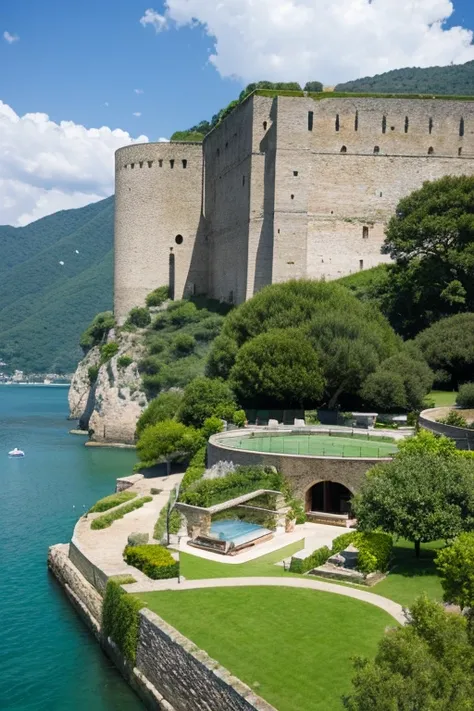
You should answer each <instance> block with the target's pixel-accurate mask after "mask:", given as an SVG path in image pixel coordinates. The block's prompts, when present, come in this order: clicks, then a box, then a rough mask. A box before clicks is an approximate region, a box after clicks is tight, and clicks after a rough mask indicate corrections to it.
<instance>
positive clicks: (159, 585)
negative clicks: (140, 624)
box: [124, 577, 407, 625]
mask: <svg viewBox="0 0 474 711" xmlns="http://www.w3.org/2000/svg"><path fill="white" fill-rule="evenodd" d="M262 585H263V586H268V587H274V586H279V587H287V588H303V589H306V590H319V591H321V592H329V593H334V594H335V595H344V596H345V597H351V598H353V599H354V600H360V601H361V602H368V603H369V604H370V605H375V607H379V608H380V609H381V610H384V611H385V612H388V614H389V615H391V616H392V617H393V618H394V619H395V620H396V621H397V622H399V623H400V624H401V625H405V624H406V622H407V619H406V616H405V613H404V612H403V607H402V606H401V605H399V604H398V603H397V602H393V600H389V599H388V598H386V597H382V596H381V595H376V594H375V593H371V592H368V591H365V590H359V589H357V588H349V587H345V586H343V585H336V584H335V583H326V582H323V581H321V580H311V579H309V578H290V577H288V578H263V577H262V578H259V577H255V578H211V579H205V580H184V581H182V582H178V581H177V580H176V579H174V580H169V581H167V580H161V581H151V580H150V581H148V582H146V583H141V582H137V583H133V584H132V585H125V586H124V588H125V589H126V590H127V591H128V592H133V593H143V592H154V591H156V592H161V591H163V590H174V591H180V590H202V589H207V588H234V587H253V586H262Z"/></svg>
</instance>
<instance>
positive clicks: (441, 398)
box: [426, 390, 457, 407]
mask: <svg viewBox="0 0 474 711" xmlns="http://www.w3.org/2000/svg"><path fill="white" fill-rule="evenodd" d="M456 395H457V393H456V392H446V391H445V390H432V391H431V392H430V393H428V395H427V396H426V399H427V400H428V401H433V402H434V404H435V407H450V406H451V405H454V404H455V402H456Z"/></svg>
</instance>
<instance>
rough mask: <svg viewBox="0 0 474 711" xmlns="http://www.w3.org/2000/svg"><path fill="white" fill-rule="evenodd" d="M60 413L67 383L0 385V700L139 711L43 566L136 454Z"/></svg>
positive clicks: (39, 707)
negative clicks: (89, 437) (97, 445)
mask: <svg viewBox="0 0 474 711" xmlns="http://www.w3.org/2000/svg"><path fill="white" fill-rule="evenodd" d="M66 416H67V388H60V387H49V388H48V387H35V386H0V709H1V710H2V711H7V710H8V711H26V710H27V711H65V710H66V709H67V711H118V710H119V711H143V706H142V704H141V703H140V701H139V700H138V699H137V697H136V696H135V695H134V693H133V692H132V691H131V690H130V689H129V687H128V686H127V685H126V683H125V682H124V681H123V680H122V678H121V677H120V675H119V674H118V672H117V671H116V670H115V668H114V667H113V665H112V664H111V662H109V660H108V659H107V658H106V657H105V656H104V655H103V653H102V652H101V650H100V648H99V646H98V644H97V642H95V640H94V638H93V637H92V635H90V634H89V632H88V631H87V628H86V627H85V625H84V624H83V623H82V622H81V620H80V619H79V617H78V616H77V615H76V613H75V612H74V609H73V608H72V607H71V605H70V603H69V602H68V601H67V598H66V596H65V594H64V593H63V591H62V589H61V588H60V587H59V586H58V584H57V583H56V581H55V579H54V578H53V577H52V576H51V575H50V574H49V573H48V571H47V567H46V558H47V551H48V546H50V545H52V544H54V543H65V542H67V541H68V540H69V539H70V537H71V533H72V529H73V526H74V523H75V521H76V519H77V518H78V516H79V515H80V514H81V513H82V511H83V507H85V508H88V507H90V506H91V505H92V504H93V503H94V502H95V501H96V500H97V499H99V498H100V497H101V496H104V495H105V494H108V493H111V492H112V491H113V489H114V485H115V479H116V478H117V477H118V476H123V475H125V474H128V473H130V470H131V468H132V466H133V463H134V461H135V454H134V452H130V451H121V450H113V449H92V448H88V447H84V446H83V445H84V438H83V437H75V436H72V435H69V434H68V429H69V428H70V427H71V426H72V423H70V422H67V421H66ZM15 446H16V447H19V448H20V449H23V450H24V451H25V453H26V456H25V457H24V459H9V458H8V456H7V453H8V451H9V450H11V449H13V448H14V447H15ZM74 507H75V508H74Z"/></svg>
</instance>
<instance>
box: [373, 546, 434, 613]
mask: <svg viewBox="0 0 474 711" xmlns="http://www.w3.org/2000/svg"><path fill="white" fill-rule="evenodd" d="M443 545H444V543H443V542H442V541H434V542H433V543H425V544H424V545H422V547H421V556H420V559H419V560H417V559H416V558H415V552H414V550H413V544H412V543H409V542H408V541H404V540H402V539H400V540H399V541H397V542H396V544H395V546H394V549H393V552H394V562H393V569H392V572H391V573H389V574H388V575H387V577H386V578H385V580H382V581H381V582H380V583H378V584H377V585H375V586H374V587H373V588H371V590H372V592H374V593H377V594H378V595H383V596H384V597H389V598H390V599H391V600H394V601H395V602H398V603H400V605H406V606H409V605H411V604H412V603H413V602H414V600H415V599H416V598H417V597H418V596H419V595H421V594H422V593H426V594H427V595H428V597H430V598H432V599H433V600H441V599H442V597H443V590H442V588H441V582H440V579H439V577H438V575H437V574H436V566H435V564H434V557H435V555H436V549H437V548H441V547H442V546H443Z"/></svg>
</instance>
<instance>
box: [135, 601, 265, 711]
mask: <svg viewBox="0 0 474 711" xmlns="http://www.w3.org/2000/svg"><path fill="white" fill-rule="evenodd" d="M137 668H138V669H139V670H140V671H141V672H142V673H143V674H144V675H145V676H146V678H147V679H148V680H149V681H150V682H151V683H152V684H153V686H155V688H156V689H158V691H159V692H160V693H161V694H163V696H164V697H165V698H168V699H172V700H173V706H174V708H175V709H176V711H190V710H191V709H192V711H209V710H210V709H212V711H251V709H254V710H255V709H258V710H259V711H272V710H273V711H275V709H274V707H273V706H270V704H268V703H267V702H266V701H264V700H263V699H261V698H260V697H259V696H257V695H256V694H255V693H254V692H253V691H252V689H250V687H248V686H247V685H246V684H243V683H242V682H241V681H240V680H239V679H237V678H236V677H234V676H232V674H230V672H228V671H227V669H224V668H223V667H221V666H220V664H218V663H217V662H216V661H215V660H213V659H211V658H210V657H209V656H208V655H207V654H206V653H205V652H203V651H202V650H199V649H197V648H196V645H194V644H193V643H192V642H190V640H189V639H187V638H186V637H183V635H182V634H180V633H179V632H178V631H177V630H175V629H174V628H173V627H171V626H170V625H168V624H167V623H166V622H165V621H164V620H162V619H161V617H158V615H155V613H153V612H151V611H150V610H147V609H143V610H141V611H140V637H139V642H138V653H137Z"/></svg>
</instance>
